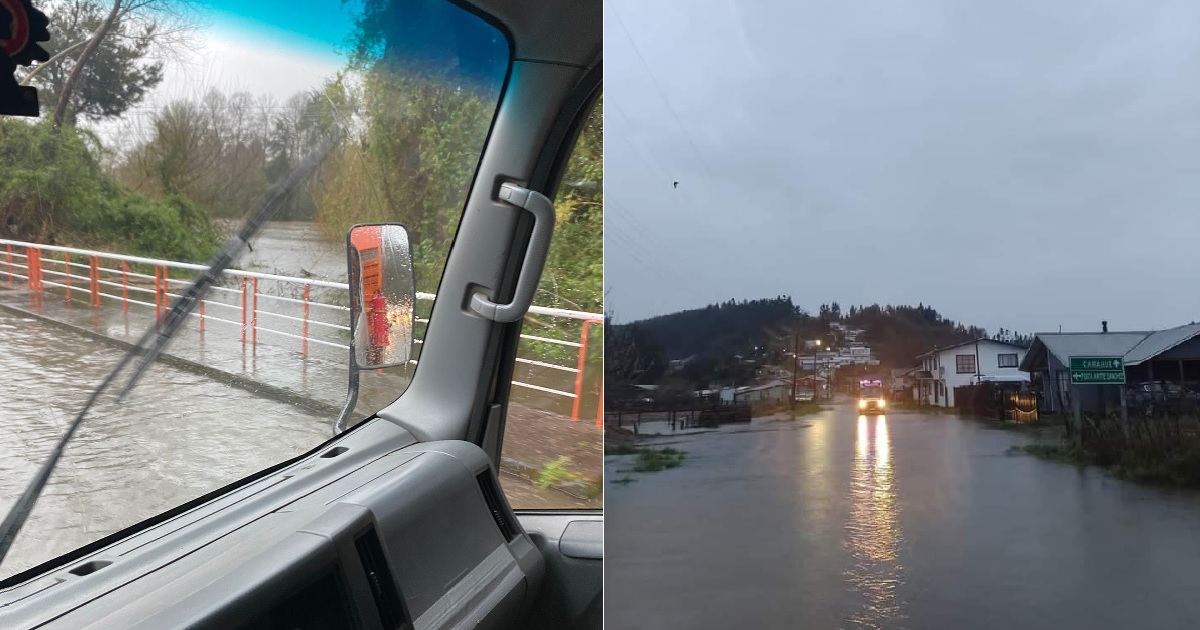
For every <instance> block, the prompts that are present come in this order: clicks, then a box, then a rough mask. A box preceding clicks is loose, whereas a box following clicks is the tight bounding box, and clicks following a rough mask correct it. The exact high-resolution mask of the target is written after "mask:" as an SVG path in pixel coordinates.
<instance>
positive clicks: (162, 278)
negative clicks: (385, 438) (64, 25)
mask: <svg viewBox="0 0 1200 630" xmlns="http://www.w3.org/2000/svg"><path fill="white" fill-rule="evenodd" d="M0 245H3V251H0V282H7V283H9V284H11V283H13V282H14V281H15V280H16V279H20V280H21V281H23V282H24V283H26V284H27V285H28V287H29V289H30V290H33V291H38V292H41V291H45V288H46V287H56V288H60V289H62V290H63V291H64V293H65V298H66V299H67V300H71V299H73V298H72V292H74V293H75V294H76V295H79V294H82V295H83V296H86V297H87V299H88V301H89V303H90V304H91V305H92V306H104V302H105V300H108V301H109V302H111V303H114V304H116V303H120V304H121V307H122V309H123V310H124V311H125V312H129V306H130V305H131V304H133V305H138V306H144V307H152V308H154V312H155V317H161V316H162V315H163V314H164V313H166V311H167V310H169V309H170V300H171V299H172V298H175V297H178V294H176V293H172V287H186V286H188V285H190V284H191V282H192V278H193V277H194V275H195V273H196V272H199V271H203V270H204V269H207V266H205V265H197V264H194V263H184V262H177V261H172V260H161V259H157V258H146V257H143V256H129V255H125V254H114V253H111V252H101V251H95V250H89V249H80V248H75V247H61V246H57V245H44V244H41V243H29V242H25V241H15V240H9V239H0ZM45 252H52V253H54V254H58V255H60V256H59V257H58V258H55V257H45V256H44V255H43V254H44V253H45ZM72 257H74V259H72ZM130 265H141V266H142V267H143V268H144V267H153V269H154V274H153V275H151V274H147V273H141V272H137V271H134V270H131V269H130ZM172 270H179V271H186V272H189V273H188V274H187V275H188V279H176V278H172V277H171V275H172V274H171V271H172ZM81 271H82V272H86V274H87V275H86V276H85V275H80V272H81ZM176 275H180V274H176ZM224 275H225V276H226V277H228V278H230V279H234V283H233V284H234V285H235V286H234V287H230V286H220V285H218V286H214V287H212V292H211V293H210V294H209V297H208V298H206V299H205V300H203V301H202V302H201V303H200V305H199V307H198V308H197V310H196V312H195V313H194V315H195V316H196V317H197V318H198V320H199V330H200V332H204V326H205V322H207V321H212V322H216V323H220V324H225V325H230V326H237V327H239V328H241V338H242V341H243V342H249V343H251V344H252V345H253V344H257V343H258V333H259V332H263V333H267V334H271V335H276V336H278V337H284V338H290V339H294V340H297V341H299V342H300V352H301V354H303V355H307V354H308V344H310V343H312V344H318V345H322V346H329V347H333V348H341V349H343V350H347V351H349V349H350V346H349V343H348V342H346V341H343V340H341V339H331V338H330V336H336V335H339V334H342V335H343V338H344V337H345V336H348V334H349V332H350V326H348V325H347V324H343V323H337V322H334V321H329V319H330V318H332V317H336V316H341V317H342V320H343V321H346V320H348V319H349V312H350V308H349V307H348V306H343V305H341V304H336V303H330V302H329V301H324V300H328V298H329V297H331V296H335V295H336V296H338V297H341V298H342V299H343V300H345V299H346V298H345V296H346V294H347V293H348V292H349V290H350V287H349V285H348V284H346V283H344V282H329V281H327V280H316V279H312V278H297V277H291V276H280V275H275V274H269V273H259V272H254V271H244V270H241V269H228V270H226V271H225V274H224ZM260 283H261V284H262V285H263V286H260ZM314 293H316V295H314ZM146 294H151V295H152V296H153V301H149V299H150V298H149V297H148V296H147V295H146ZM81 297H82V296H81ZM139 297H141V298H143V299H138V298H139ZM435 297H436V296H435V295H434V294H432V293H420V292H419V293H417V300H418V301H433V299H434V298H435ZM260 299H262V300H263V302H264V303H263V304H262V305H260V304H259V300H260ZM206 307H211V308H216V309H217V312H218V313H220V315H211V314H208V313H206V312H205V311H206V310H208V309H207V308H206ZM529 314H531V315H542V316H545V317H552V318H561V319H569V320H575V321H578V322H580V325H581V332H580V334H579V338H578V340H577V341H568V340H564V339H555V338H552V337H547V336H541V335H531V334H522V335H521V338H522V339H528V340H530V341H534V342H538V343H544V344H551V345H558V346H565V347H570V348H576V349H577V350H578V353H577V361H576V365H574V366H570V365H559V364H556V363H550V362H546V361H537V360H533V359H527V358H520V357H518V358H517V362H518V363H521V364H525V365H530V366H535V367H538V368H544V369H547V370H552V371H556V372H563V373H564V374H566V373H569V374H572V375H573V377H574V378H573V381H574V388H573V391H566V390H562V389H555V388H553V387H547V386H543V385H536V384H532V383H524V382H520V381H516V380H514V381H513V385H516V386H518V387H523V388H527V389H531V390H537V391H540V392H544V393H547V394H551V395H555V396H561V397H564V398H572V399H574V400H573V404H572V412H571V419H572V420H575V421H578V420H579V414H580V401H581V399H582V397H583V384H584V370H585V368H586V365H587V352H588V328H589V327H590V326H593V325H600V324H602V323H603V316H602V315H600V314H598V313H587V312H583V311H572V310H566V309H559V308H548V307H544V306H531V307H530V308H529ZM239 316H240V319H241V321H237V320H236V318H238V317H239ZM259 317H264V318H269V320H272V324H273V325H275V326H284V325H287V324H290V325H291V328H292V330H291V331H290V332H289V331H288V330H281V329H280V328H276V327H272V325H271V324H266V323H261V322H259ZM274 322H279V323H278V324H275V323H274ZM428 322H429V320H428V319H425V318H417V323H419V324H427V323H428ZM314 332H316V333H317V334H313V333H314ZM322 333H324V334H322ZM414 337H416V335H414ZM414 341H415V343H416V344H420V343H421V340H420V339H414ZM417 356H418V357H419V356H420V355H419V354H418V355H417ZM413 363H416V361H413ZM600 398H601V403H602V400H603V396H601V397H600ZM598 406H599V405H598ZM603 415H604V414H603V413H601V412H600V411H597V417H596V424H597V426H600V425H601V424H602V423H603Z"/></svg>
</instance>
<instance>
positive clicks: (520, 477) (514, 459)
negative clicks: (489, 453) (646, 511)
mask: <svg viewBox="0 0 1200 630" xmlns="http://www.w3.org/2000/svg"><path fill="white" fill-rule="evenodd" d="M603 122H604V113H603V107H602V105H601V100H600V99H597V102H596V104H595V105H594V106H593V107H592V109H591V112H590V113H589V115H588V118H587V120H586V122H585V124H584V127H583V129H582V131H581V133H580V135H579V138H578V140H577V141H576V143H575V147H574V149H573V150H572V152H571V156H570V159H569V161H568V163H567V170H566V174H565V175H564V177H563V180H562V184H561V185H560V186H559V190H558V194H557V196H556V198H555V207H556V209H557V218H556V222H555V225H554V241H553V243H552V244H551V246H550V253H549V256H548V258H547V260H546V267H545V271H544V272H543V274H542V280H541V283H540V284H539V286H538V297H537V299H536V300H535V304H538V305H541V306H536V307H534V308H531V309H530V311H529V313H528V314H527V315H526V316H525V321H524V323H523V329H522V335H521V342H520V345H519V346H518V349H517V357H518V358H517V365H516V369H515V371H514V377H513V387H512V390H511V391H512V395H511V398H510V401H509V405H508V417H507V421H506V424H505V430H504V448H503V452H502V453H501V465H500V472H501V475H500V480H501V483H502V485H503V487H504V490H505V493H506V494H507V496H508V499H509V503H510V504H511V505H512V506H513V508H516V509H520V508H531V509H532V508H567V507H573V508H599V507H600V505H601V498H602V497H601V492H602V487H603V485H602V484H601V482H600V479H601V468H602V462H603V449H604V446H603V428H602V426H601V425H602V421H601V418H602V414H601V409H600V400H601V395H600V388H601V387H602V384H603V378H602V374H603V364H602V358H603V348H604V339H603V319H604V317H603V315H602V313H603V310H604V309H603V292H602V288H601V284H602V280H603V221H604V213H603V207H602V203H603V180H604V166H603V156H604V144H603V131H604V124H603Z"/></svg>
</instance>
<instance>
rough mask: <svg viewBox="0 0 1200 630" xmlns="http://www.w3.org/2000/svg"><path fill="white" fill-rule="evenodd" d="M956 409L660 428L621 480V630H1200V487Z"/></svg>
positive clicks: (611, 538)
mask: <svg viewBox="0 0 1200 630" xmlns="http://www.w3.org/2000/svg"><path fill="white" fill-rule="evenodd" d="M1028 440H1029V438H1028V437H1027V436H1024V435H1022V434H1019V433H1015V432H1010V431H1001V430H995V429H989V428H986V427H985V426H983V425H982V424H980V423H979V422H976V421H969V420H962V419H959V418H956V417H953V416H928V415H921V414H915V413H896V414H893V415H888V416H886V417H877V418H876V417H869V418H868V417H859V416H857V412H856V410H854V409H853V408H852V407H851V406H848V405H839V406H836V407H834V408H833V409H831V410H828V411H825V412H822V413H820V414H817V415H814V416H811V417H809V418H804V419H801V420H799V421H788V422H765V423H761V424H754V425H750V426H743V427H737V428H735V427H726V428H723V429H721V430H720V431H718V432H715V433H705V434H697V435H690V436H680V437H674V438H659V439H658V443H659V444H660V445H662V446H667V445H669V446H671V447H673V448H677V449H680V450H683V451H686V452H687V458H686V460H685V462H684V464H683V466H682V467H680V468H676V469H671V470H666V471H663V472H658V473H647V474H640V473H634V472H629V469H630V468H632V461H631V458H630V457H610V458H607V461H606V465H605V474H606V483H605V485H606V488H605V500H606V510H605V511H606V514H605V516H606V529H607V531H608V532H610V534H609V535H608V536H606V537H605V540H606V548H605V560H606V563H607V566H606V576H607V578H606V584H605V587H606V600H605V601H606V604H605V621H606V627H608V628H620V629H624V628H664V629H671V628H720V627H746V628H760V627H761V628H768V627H772V628H773V627H797V628H912V629H926V628H933V629H937V628H1056V629H1059V628H1195V627H1200V597H1197V595H1196V588H1197V585H1198V584H1200V493H1182V492H1168V491H1162V490H1158V489H1153V488H1148V487H1142V486H1137V485H1133V484H1129V483H1125V482H1121V481H1116V480H1113V479H1111V478H1109V477H1106V476H1105V475H1104V474H1103V473H1101V472H1099V471H1095V470H1079V469H1077V468H1075V467H1071V466H1066V465H1062V464H1056V463H1050V462H1044V461H1040V460H1037V459H1034V458H1032V457H1029V456H1026V455H1019V454H1010V453H1009V449H1010V447H1011V446H1013V445H1015V444H1022V443H1025V442H1027V441H1028Z"/></svg>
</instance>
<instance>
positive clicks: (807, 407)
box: [788, 401, 825, 419]
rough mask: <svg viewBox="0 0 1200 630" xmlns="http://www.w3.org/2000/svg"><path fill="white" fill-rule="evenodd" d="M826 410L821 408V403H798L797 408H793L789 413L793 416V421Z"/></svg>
mask: <svg viewBox="0 0 1200 630" xmlns="http://www.w3.org/2000/svg"><path fill="white" fill-rule="evenodd" d="M824 410H825V408H824V407H822V406H821V403H819V402H816V401H809V402H802V403H796V406H794V407H792V408H791V409H790V410H789V411H788V413H790V414H791V416H792V419H796V418H801V417H804V416H811V415H812V414H814V413H818V412H821V411H824Z"/></svg>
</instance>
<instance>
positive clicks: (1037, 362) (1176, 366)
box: [1021, 322, 1200, 413]
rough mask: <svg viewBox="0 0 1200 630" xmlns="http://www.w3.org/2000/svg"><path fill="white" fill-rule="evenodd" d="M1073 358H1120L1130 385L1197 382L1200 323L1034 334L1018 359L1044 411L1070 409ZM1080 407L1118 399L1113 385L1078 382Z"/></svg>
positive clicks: (1092, 408) (1095, 407) (1091, 408)
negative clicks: (1137, 328) (1120, 329)
mask: <svg viewBox="0 0 1200 630" xmlns="http://www.w3.org/2000/svg"><path fill="white" fill-rule="evenodd" d="M1071 357H1121V358H1122V359H1123V360H1124V364H1125V383H1126V385H1127V386H1128V387H1132V386H1134V385H1139V384H1142V383H1147V384H1149V383H1169V384H1170V386H1171V387H1180V386H1182V385H1183V384H1185V383H1195V382H1197V381H1200V324H1188V325H1186V326H1177V327H1175V328H1168V329H1166V330H1157V331H1113V332H1109V331H1108V324H1107V322H1106V323H1103V324H1102V330H1101V331H1100V332H1067V333H1038V334H1037V335H1035V336H1034V338H1033V345H1032V346H1031V347H1030V348H1029V352H1028V354H1026V355H1025V359H1024V360H1023V361H1022V362H1021V369H1022V370H1024V371H1026V372H1028V373H1029V374H1030V376H1031V378H1032V380H1033V381H1034V383H1035V386H1036V388H1037V390H1038V392H1039V393H1040V394H1041V396H1040V398H1041V405H1042V409H1041V411H1042V412H1043V413H1059V412H1064V411H1066V412H1069V411H1070V410H1071V406H1072V401H1071V394H1072V387H1071V370H1070V365H1071ZM1074 390H1075V392H1076V395H1077V396H1079V402H1080V410H1081V411H1090V412H1103V411H1104V409H1105V406H1106V405H1109V404H1120V389H1118V388H1117V387H1116V386H1106V385H1081V386H1076V387H1075V388H1074Z"/></svg>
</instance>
